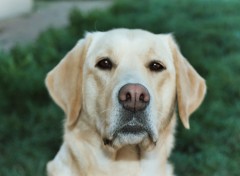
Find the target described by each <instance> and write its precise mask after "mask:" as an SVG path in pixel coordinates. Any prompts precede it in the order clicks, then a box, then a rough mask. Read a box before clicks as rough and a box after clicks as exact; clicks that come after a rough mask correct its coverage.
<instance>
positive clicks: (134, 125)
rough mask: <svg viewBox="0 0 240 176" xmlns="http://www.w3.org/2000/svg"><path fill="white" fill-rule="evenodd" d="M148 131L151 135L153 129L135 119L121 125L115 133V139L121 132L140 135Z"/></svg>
mask: <svg viewBox="0 0 240 176" xmlns="http://www.w3.org/2000/svg"><path fill="white" fill-rule="evenodd" d="M143 133H146V134H148V135H149V136H151V131H150V130H149V129H148V128H147V127H146V126H144V125H143V124H142V123H140V122H138V121H136V120H135V119H133V120H131V121H130V122H128V123H126V124H124V125H122V126H121V127H119V128H118V129H117V130H116V131H115V133H114V134H113V140H114V139H115V138H117V136H118V135H119V134H132V135H140V134H143Z"/></svg>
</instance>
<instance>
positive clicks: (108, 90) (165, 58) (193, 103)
mask: <svg viewBox="0 0 240 176" xmlns="http://www.w3.org/2000/svg"><path fill="white" fill-rule="evenodd" d="M46 84H47V87H48V90H49V92H50V95H51V96H52V98H53V99H54V100H55V102H56V103H57V104H58V105H59V106H60V107H61V108H62V109H63V110H64V112H65V113H66V115H67V121H66V123H67V126H68V127H69V128H73V127H76V124H77V123H78V122H79V123H84V122H85V123H87V124H88V125H89V126H91V128H94V129H96V131H97V132H98V133H99V135H100V136H101V137H102V139H103V141H104V143H105V144H110V145H111V146H113V147H116V148H119V147H122V146H124V145H131V144H142V143H152V144H154V143H155V142H156V141H157V140H158V137H159V132H160V131H161V129H163V128H165V127H166V126H167V125H168V123H169V121H170V120H171V117H172V116H173V113H174V111H175V107H176V104H177V105H178V111H179V116H180V118H181V121H182V123H183V125H184V126H185V127H186V128H189V116H190V114H191V113H193V112H194V111H195V110H196V109H197V108H198V106H199V105H200V104H201V102H202V100H203V98H204V95H205V91H206V85H205V81H204V79H202V78H201V77H200V76H199V74H198V73H197V72H196V71H195V70H194V69H193V67H192V66H191V65H190V64H189V63H188V61H187V60H186V59H185V58H184V57H183V56H182V54H181V53H180V51H179V49H178V46H177V45H176V43H175V42H174V40H173V38H172V36H171V35H170V34H160V35H156V34H152V33H150V32H147V31H143V30H127V29H116V30H112V31H108V32H95V33H88V34H87V35H86V37H85V39H82V40H80V41H79V42H78V44H77V45H76V46H75V47H74V48H73V49H72V50H71V51H70V52H69V53H68V54H67V55H66V57H65V58H64V59H63V60H62V61H61V62H60V63H59V64H58V65H57V66H56V67H55V68H54V69H53V70H52V71H51V72H50V73H49V74H48V76H47V78H46ZM81 118H84V120H82V121H81V120H80V119H81ZM83 121H84V122H83Z"/></svg>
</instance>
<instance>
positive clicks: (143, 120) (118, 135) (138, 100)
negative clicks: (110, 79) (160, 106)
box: [104, 84, 153, 145]
mask: <svg viewBox="0 0 240 176" xmlns="http://www.w3.org/2000/svg"><path fill="white" fill-rule="evenodd" d="M118 101H119V103H120V105H121V108H120V109H119V118H118V122H117V126H116V128H115V129H114V132H113V134H112V137H111V139H105V140H104V143H105V145H112V144H113V145H114V143H115V144H116V143H118V144H123V145H129V144H138V143H141V142H142V141H143V139H145V138H149V139H152V138H153V132H152V131H151V128H150V124H149V117H148V113H147V111H146V109H147V107H148V105H149V103H150V94H149V92H148V90H147V89H146V88H145V87H144V86H143V85H141V84H126V85H124V86H123V87H122V88H121V89H120V90H119V93H118Z"/></svg>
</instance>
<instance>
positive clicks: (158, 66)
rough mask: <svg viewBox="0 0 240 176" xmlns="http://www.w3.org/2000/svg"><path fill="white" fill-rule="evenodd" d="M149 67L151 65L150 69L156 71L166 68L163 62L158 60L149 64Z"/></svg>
mask: <svg viewBox="0 0 240 176" xmlns="http://www.w3.org/2000/svg"><path fill="white" fill-rule="evenodd" d="M148 67H149V69H150V70H151V71H154V72H161V71H163V70H165V69H166V67H165V66H164V65H163V64H162V63H160V62H158V61H152V62H150V64H149V65H148Z"/></svg>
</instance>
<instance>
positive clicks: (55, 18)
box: [0, 0, 111, 51]
mask: <svg viewBox="0 0 240 176" xmlns="http://www.w3.org/2000/svg"><path fill="white" fill-rule="evenodd" d="M110 5H111V1H102V0H100V1H99V0H98V1H80V2H79V1H72V2H71V1H70V2H69V1H68V2H67V1H66V2H64V1H60V2H40V3H36V5H35V7H34V9H33V11H32V12H31V13H30V14H26V15H23V16H20V17H16V18H12V19H7V20H4V21H0V50H5V51H6V50H9V49H11V48H12V47H13V46H14V45H16V44H26V43H28V42H30V41H34V40H35V39H36V38H37V36H38V35H39V33H41V32H43V31H44V30H46V29H47V28H49V27H63V26H66V25H67V24H68V14H69V12H70V11H71V9H72V8H79V9H80V10H81V11H83V12H86V13H87V12H89V11H91V10H93V9H103V8H107V7H108V6H110Z"/></svg>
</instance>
